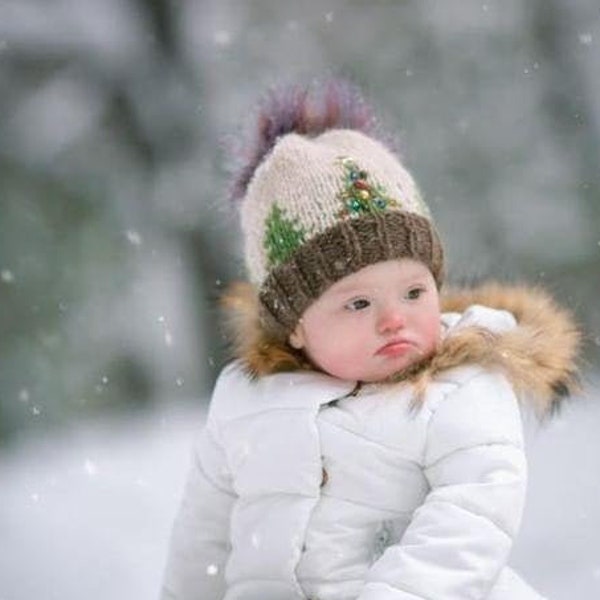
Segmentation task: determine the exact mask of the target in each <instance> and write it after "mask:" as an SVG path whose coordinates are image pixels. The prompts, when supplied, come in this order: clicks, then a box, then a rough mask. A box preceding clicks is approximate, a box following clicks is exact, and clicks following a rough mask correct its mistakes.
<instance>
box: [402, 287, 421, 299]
mask: <svg viewBox="0 0 600 600" xmlns="http://www.w3.org/2000/svg"><path fill="white" fill-rule="evenodd" d="M424 293H425V289H424V288H421V287H418V288H412V289H410V290H408V292H407V294H406V299H407V300H418V299H419V298H420V297H421V296H422V295H423V294H424Z"/></svg>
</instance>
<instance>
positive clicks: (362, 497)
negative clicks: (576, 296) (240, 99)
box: [162, 82, 578, 600]
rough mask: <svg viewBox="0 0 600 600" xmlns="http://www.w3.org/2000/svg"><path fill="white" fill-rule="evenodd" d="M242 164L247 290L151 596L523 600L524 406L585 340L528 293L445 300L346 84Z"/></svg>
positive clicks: (281, 96)
mask: <svg viewBox="0 0 600 600" xmlns="http://www.w3.org/2000/svg"><path fill="white" fill-rule="evenodd" d="M257 123H258V126H257V145H256V146H255V147H253V152H251V153H250V154H249V156H250V158H249V160H248V162H247V164H245V165H244V166H243V168H242V169H241V170H240V172H239V174H238V177H237V179H236V181H235V183H236V195H237V196H238V197H239V202H240V213H241V224H242V232H243V236H244V241H245V259H246V265H247V270H248V275H249V279H250V283H249V284H242V285H238V286H237V287H236V288H234V289H233V291H232V292H231V293H230V294H229V296H228V297H227V299H226V302H227V305H228V306H229V307H230V308H231V309H232V311H233V312H234V313H235V315H234V316H235V327H236V329H237V345H236V351H237V360H235V361H234V362H232V363H231V364H230V365H228V366H227V367H226V368H225V369H224V370H223V372H222V374H221V375H220V377H219V380H218V382H217V385H216V388H215V391H214V395H213V398H212V401H211V405H210V410H209V414H208V418H207V422H206V425H205V427H204V429H203V431H202V433H201V435H200V438H199V440H198V443H197V445H196V447H195V453H194V459H193V463H192V466H191V471H190V474H189V479H188V483H187V486H186V489H185V492H184V497H183V501H182V504H181V508H180V511H179V514H178V517H177V519H176V523H175V526H174V530H173V535H172V541H171V547H170V552H169V559H168V564H167V570H166V574H165V581H164V586H163V594H162V598H163V600H167V599H176V600H223V599H224V600H303V599H309V600H357V599H358V600H425V599H427V600H483V599H486V600H533V599H539V598H541V596H540V595H539V594H538V593H537V592H536V591H534V590H533V589H532V588H531V587H529V585H528V584H527V583H525V582H524V581H523V580H522V579H521V578H520V577H519V576H518V575H517V574H516V573H515V572H514V571H512V570H511V569H510V568H509V567H508V566H507V560H508V557H509V554H510V550H511V546H512V543H513V540H514V539H515V536H516V535H517V532H518V529H519V524H520V519H521V514H522V510H523V504H524V499H525V491H526V461H525V454H524V448H523V438H522V424H521V405H520V402H521V403H528V402H531V403H533V406H534V407H535V408H536V410H537V411H538V412H539V413H540V414H544V413H547V412H550V411H551V410H552V409H553V408H554V407H555V406H556V405H557V403H558V402H559V401H560V399H561V398H563V397H564V396H566V395H568V393H569V391H570V389H571V387H572V385H573V382H574V379H575V366H574V359H575V356H576V352H577V347H578V333H577V330H576V328H575V327H574V325H573V322H572V320H571V317H570V316H569V314H568V313H567V312H565V311H564V310H562V309H560V308H559V307H557V306H556V305H555V304H554V303H553V302H552V300H551V299H550V298H548V297H547V296H546V295H545V294H544V293H543V292H541V291H539V290H531V289H527V288H525V287H519V288H517V287H508V286H502V285H500V284H489V285H487V286H483V287H480V288H478V289H471V290H460V291H455V292H452V293H445V294H444V295H443V296H441V295H440V290H441V287H442V283H443V279H444V257H443V248H442V244H441V241H440V238H439V236H438V233H437V231H436V229H435V227H434V224H433V222H432V219H431V215H430V212H429V210H428V208H427V206H426V205H425V203H424V202H423V200H422V199H421V196H420V194H419V191H418V189H417V187H416V185H415V182H414V181H413V179H412V177H411V175H410V174H409V173H408V171H407V170H406V169H405V167H404V166H403V164H402V162H401V161H400V159H399V158H398V156H397V155H396V154H394V153H393V152H392V151H391V150H389V149H388V148H387V147H386V145H384V144H383V143H381V142H380V141H378V139H377V135H376V130H375V128H374V120H373V119H372V117H371V116H370V112H369V110H368V107H367V106H366V104H365V103H364V101H363V100H362V99H361V98H360V96H359V95H358V94H357V92H356V91H355V90H353V89H352V88H350V87H349V86H347V85H345V84H342V83H340V82H333V83H331V84H327V85H324V86H318V85H316V86H314V87H311V88H307V89H299V88H294V89H292V90H291V91H290V90H284V91H283V92H279V93H274V94H272V95H271V96H269V97H268V98H267V100H266V101H265V103H264V104H263V107H262V113H261V114H259V116H258V121H257Z"/></svg>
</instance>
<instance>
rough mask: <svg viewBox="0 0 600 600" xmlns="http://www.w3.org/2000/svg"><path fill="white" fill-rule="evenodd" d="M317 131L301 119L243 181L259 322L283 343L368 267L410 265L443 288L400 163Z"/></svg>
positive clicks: (421, 207) (356, 137) (435, 252)
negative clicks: (415, 263)
mask: <svg viewBox="0 0 600 600" xmlns="http://www.w3.org/2000/svg"><path fill="white" fill-rule="evenodd" d="M342 89H343V90H344V93H345V90H346V88H342ZM338 95H339V94H338ZM302 101H303V102H304V103H306V96H303V97H302ZM355 102H362V100H361V99H360V98H357V99H356V100H355ZM272 104H273V103H272ZM331 104H332V102H331V95H330V98H329V104H328V105H327V107H328V109H329V110H331ZM362 106H364V105H362V104H361V107H362ZM346 108H347V106H346ZM312 109H313V111H314V107H312ZM336 114H337V115H340V114H341V112H340V111H338V112H337V113H336ZM270 117H271V118H276V117H273V115H270ZM311 118H312V119H313V123H314V120H315V119H316V117H315V114H314V112H313V114H312V115H311ZM316 120H318V119H316ZM334 120H335V119H334ZM338 120H341V121H343V119H341V118H339V119H338ZM288 121H290V120H289V118H288ZM292 121H293V120H292ZM323 121H327V119H321V120H320V122H323ZM329 121H331V119H329ZM350 121H351V119H350ZM353 124H354V123H352V122H350V125H353ZM319 128H320V127H318V126H317V127H316V128H315V127H313V128H312V131H311V128H310V127H307V126H306V118H305V120H304V121H301V122H300V125H298V120H296V127H291V128H290V129H288V131H284V133H283V134H282V135H279V136H277V138H276V139H275V140H274V141H273V143H272V147H271V148H270V151H269V152H268V153H266V154H265V155H264V156H263V157H261V160H260V161H259V162H258V164H257V166H256V167H255V169H254V170H253V172H252V174H251V176H250V177H248V179H249V182H248V183H247V186H246V188H245V195H244V196H243V198H242V201H241V206H240V213H241V225H242V232H243V236H244V243H245V261H246V267H247V271H248V274H249V277H250V280H251V282H252V283H253V284H254V285H255V286H256V288H257V290H258V294H259V300H260V305H261V319H262V322H263V325H264V326H265V327H267V328H268V330H269V331H270V332H271V333H272V334H274V335H276V336H277V337H282V338H286V337H287V336H288V335H289V333H290V332H291V331H292V330H293V329H294V327H295V325H296V323H297V322H298V320H299V318H300V317H301V316H302V313H303V312H304V311H305V310H306V309H307V308H308V306H309V305H310V304H311V302H313V301H314V300H315V299H316V298H318V297H319V296H320V295H321V294H322V293H323V292H324V291H325V290H326V289H327V288H328V287H329V286H330V285H331V284H333V283H334V282H336V281H338V280H339V279H341V278H343V277H345V276H346V275H349V274H351V273H354V272H356V271H358V270H359V269H361V268H363V267H365V266H367V265H370V264H373V263H376V262H379V261H385V260H389V259H393V258H403V257H407V258H415V259H417V260H420V261H421V262H423V263H424V264H426V265H427V266H428V267H429V269H430V270H431V272H432V274H433V276H434V278H435V280H436V282H437V284H438V286H439V285H441V282H442V279H443V250H442V245H441V243H440V240H439V237H438V235H437V232H436V230H435V227H434V225H433V223H432V221H431V215H430V212H429V209H428V207H427V206H426V204H425V203H424V201H423V200H422V199H421V195H420V194H419V190H418V189H417V186H416V184H415V182H414V180H413V179H412V177H411V176H410V174H409V173H408V171H407V170H406V169H405V168H404V166H403V165H402V163H401V162H400V161H399V159H398V158H397V157H396V156H395V155H394V154H393V153H392V152H390V151H389V150H388V149H387V148H386V147H385V146H384V145H382V144H381V143H380V142H378V141H377V140H375V139H374V138H372V137H370V136H369V135H366V134H365V133H362V132H361V131H357V130H353V129H345V128H336V127H335V126H334V127H323V129H324V131H318V129H319ZM280 129H281V128H280ZM284 129H285V128H284ZM307 129H308V130H309V131H306V130H307ZM315 129H317V131H315Z"/></svg>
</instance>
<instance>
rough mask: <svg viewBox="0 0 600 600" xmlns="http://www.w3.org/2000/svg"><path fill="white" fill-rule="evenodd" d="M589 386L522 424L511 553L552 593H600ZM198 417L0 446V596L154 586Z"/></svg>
mask: <svg viewBox="0 0 600 600" xmlns="http://www.w3.org/2000/svg"><path fill="white" fill-rule="evenodd" d="M597 383H598V382H597ZM594 388H595V390H594V394H592V393H591V392H592V389H594ZM589 390H590V392H589V393H588V394H586V395H585V396H584V397H583V398H580V399H577V401H576V402H574V403H573V404H572V405H571V406H569V407H568V408H567V409H566V410H565V411H564V413H563V415H562V417H560V419H559V420H557V421H555V422H553V423H551V424H549V425H546V426H544V427H542V428H540V427H539V426H536V425H535V424H534V423H528V425H527V437H528V448H529V455H530V472H531V475H530V480H531V484H530V489H529V498H528V506H527V511H526V515H525V520H524V526H523V529H522V535H521V537H520V539H519V541H518V544H517V545H516V547H515V550H514V553H513V557H512V560H511V563H512V564H513V565H514V566H515V567H517V568H518V570H520V571H521V573H522V574H523V575H525V577H526V578H527V579H529V581H530V582H531V583H533V584H534V585H535V586H537V587H538V589H539V590H540V591H542V592H543V593H545V594H546V595H547V596H548V598H550V599H552V600H594V599H597V598H600V435H599V433H600V401H599V400H600V397H599V396H598V391H597V390H598V386H597V385H595V386H590V387H589ZM202 419H203V412H202V410H200V409H199V410H195V411H194V410H192V409H190V408H174V409H172V410H170V411H162V412H160V413H155V414H153V415H150V416H145V417H143V418H140V417H137V418H135V419H134V418H129V419H125V418H120V419H118V420H114V419H113V420H104V421H95V422H93V423H87V424H83V425H80V426H78V427H73V428H72V429H70V430H69V431H62V432H60V435H58V434H56V436H55V437H46V438H39V437H38V438H37V439H32V440H29V441H27V442H26V443H25V442H24V443H23V444H22V445H21V446H20V447H16V448H13V449H12V450H11V451H10V453H8V454H5V455H4V456H2V458H0V539H1V544H0V600H84V599H85V600H143V599H155V598H157V595H158V589H159V585H160V579H161V574H162V569H163V564H164V560H165V552H166V544H167V540H168V535H169V529H170V524H171V520H172V518H173V515H174V513H175V510H176V507H177V502H178V498H179V495H180V493H181V486H182V484H183V481H184V477H185V471H186V467H187V462H188V456H189V445H190V440H191V438H192V436H193V434H194V432H195V431H196V430H197V429H198V427H199V425H200V423H201V422H202Z"/></svg>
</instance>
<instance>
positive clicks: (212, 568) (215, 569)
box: [206, 565, 219, 577]
mask: <svg viewBox="0 0 600 600" xmlns="http://www.w3.org/2000/svg"><path fill="white" fill-rule="evenodd" d="M218 572H219V567H217V565H208V567H206V574H207V575H210V576H211V577H214V576H215V575H217V573H218Z"/></svg>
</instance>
